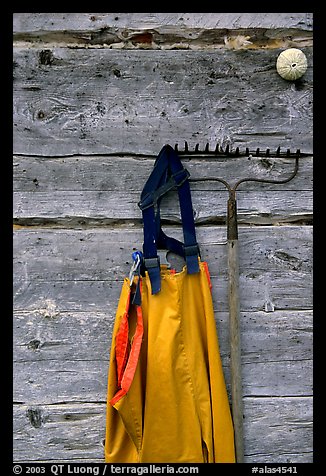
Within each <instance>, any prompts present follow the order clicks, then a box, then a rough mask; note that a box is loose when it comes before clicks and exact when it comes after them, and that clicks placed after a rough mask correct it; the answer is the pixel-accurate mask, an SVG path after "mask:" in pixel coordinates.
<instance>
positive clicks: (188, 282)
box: [105, 145, 235, 463]
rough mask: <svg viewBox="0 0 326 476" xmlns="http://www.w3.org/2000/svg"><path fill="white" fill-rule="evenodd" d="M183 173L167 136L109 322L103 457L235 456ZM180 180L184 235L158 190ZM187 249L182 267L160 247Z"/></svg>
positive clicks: (207, 286)
mask: <svg viewBox="0 0 326 476" xmlns="http://www.w3.org/2000/svg"><path fill="white" fill-rule="evenodd" d="M188 177H189V173H188V171H187V170H186V169H185V168H184V167H183V165H182V163H181V161H180V159H179V157H178V155H177V154H176V152H175V151H174V150H173V148H172V147H170V146H169V145H165V146H164V147H163V149H162V150H161V152H160V154H159V155H158V157H157V159H156V162H155V165H154V169H153V171H152V173H151V175H150V177H149V179H148V181H147V183H146V184H145V187H144V189H143V192H142V195H141V201H140V202H139V206H140V208H141V210H142V213H143V224H144V245H143V255H142V253H141V252H136V253H134V256H133V257H134V259H135V263H134V266H133V269H132V272H131V274H130V276H129V278H125V280H124V282H123V286H122V290H121V295H120V300H119V304H118V308H117V313H116V320H115V325H114V329H113V336H112V347H111V357H110V367H109V378H108V400H107V419H106V439H105V461H106V462H110V463H156V462H157V463H205V462H209V463H218V462H231V463H233V462H235V452H234V440H233V439H234V435H233V425H232V419H231V414H230V408H229V402H228V396H227V392H226V387H225V382H224V376H223V370H222V364H221V359H220V354H219V347H218V339H217V334H216V323H215V319H214V312H213V303H212V297H211V283H210V277H209V272H208V266H207V263H206V262H202V261H201V260H200V256H199V247H198V245H197V241H196V233H195V225H194V218H193V209H192V203H191V195H190V187H189V181H188ZM174 187H177V189H178V195H179V202H180V211H181V218H182V226H183V236H184V243H181V242H180V241H178V240H176V239H174V238H171V237H168V236H167V235H166V234H165V233H164V232H163V230H162V229H161V225H160V201H161V197H162V196H163V195H164V194H165V193H167V192H168V191H169V190H171V189H172V188H174ZM158 249H167V250H170V251H172V252H173V253H176V254H178V255H180V256H182V257H184V259H185V261H186V265H185V266H184V268H183V270H182V271H181V272H176V271H175V270H173V269H168V268H167V266H164V265H160V262H159V258H158V254H157V250H158Z"/></svg>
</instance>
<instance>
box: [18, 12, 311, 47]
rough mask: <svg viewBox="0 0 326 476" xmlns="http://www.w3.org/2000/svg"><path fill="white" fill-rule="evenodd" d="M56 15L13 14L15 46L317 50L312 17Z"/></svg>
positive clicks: (280, 15) (135, 14)
mask: <svg viewBox="0 0 326 476" xmlns="http://www.w3.org/2000/svg"><path fill="white" fill-rule="evenodd" d="M52 15H53V16H52V18H51V21H49V17H48V15H47V14H42V13H37V14H28V13H23V14H19V13H17V14H14V21H13V31H14V42H15V45H16V46H18V45H19V44H22V43H23V42H24V43H25V44H27V45H28V46H31V47H33V46H40V44H42V45H47V46H48V47H54V46H58V45H61V46H63V45H64V46H68V47H79V48H80V47H88V48H90V47H91V48H92V47H95V48H99V47H101V48H119V49H121V48H123V49H135V48H141V49H200V50H203V49H210V50H212V49H216V48H224V47H225V48H235V49H241V48H282V47H283V48H289V47H303V46H311V45H312V14H309V13H294V14H287V13H278V14H277V13H276V14H273V13H269V14H264V13H235V14H233V13H154V14H153V13H122V14H120V13H111V14H110V13H109V14H103V13H100V14H98V13H95V14H86V13H79V14H74V13H68V14H52ZM285 25H286V26H285Z"/></svg>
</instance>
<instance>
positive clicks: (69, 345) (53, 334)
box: [13, 303, 312, 364]
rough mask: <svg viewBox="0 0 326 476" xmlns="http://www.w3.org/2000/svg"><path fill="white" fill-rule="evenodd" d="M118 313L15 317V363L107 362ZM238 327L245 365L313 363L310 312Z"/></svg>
mask: <svg viewBox="0 0 326 476" xmlns="http://www.w3.org/2000/svg"><path fill="white" fill-rule="evenodd" d="M48 304H49V303H48ZM116 307H117V303H116ZM116 307H114V306H110V307H108V308H107V310H103V311H102V312H100V311H97V312H91V311H88V312H83V311H80V312H69V311H58V310H55V309H52V317H51V316H49V313H50V309H48V308H47V307H46V306H45V307H43V308H42V307H40V308H39V309H36V310H33V311H16V312H14V323H13V325H14V348H13V358H14V362H15V363H19V362H29V361H31V362H32V361H35V362H37V361H47V360H58V361H62V362H65V361H66V360H69V359H71V360H74V361H87V360H93V361H97V360H103V361H105V362H106V361H107V357H108V352H109V349H110V348H111V336H112V329H113V322H114V318H115V310H116ZM215 317H216V321H217V330H218V336H219V345H220V352H221V355H222V356H223V359H224V360H225V362H228V360H227V359H228V356H229V347H230V346H229V322H228V312H225V311H224V312H221V311H219V310H217V311H216V314H215ZM240 321H241V331H242V335H241V340H242V360H243V362H244V363H246V364H253V363H262V362H265V363H268V362H283V361H304V360H309V359H311V358H312V311H275V312H273V313H266V312H263V311H256V312H242V313H241V317H240Z"/></svg>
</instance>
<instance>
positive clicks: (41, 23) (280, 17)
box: [13, 13, 312, 33]
mask: <svg viewBox="0 0 326 476" xmlns="http://www.w3.org/2000/svg"><path fill="white" fill-rule="evenodd" d="M108 27H115V28H130V29H136V30H142V29H154V28H155V29H157V28H166V29H168V28H175V29H182V28H203V29H205V30H209V29H212V28H214V29H215V28H221V29H238V28H271V29H278V28H283V29H286V30H287V29H291V28H296V29H302V30H308V31H311V30H312V13H51V15H49V14H48V13H14V15H13V32H14V33H30V32H40V31H46V32H49V31H69V30H72V31H86V30H87V31H94V30H96V29H98V28H108Z"/></svg>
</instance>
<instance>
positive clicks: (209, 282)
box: [202, 261, 212, 291]
mask: <svg viewBox="0 0 326 476" xmlns="http://www.w3.org/2000/svg"><path fill="white" fill-rule="evenodd" d="M202 263H203V266H204V270H205V273H206V276H207V281H208V285H209V289H210V290H211V291H212V282H211V276H210V274H209V269H208V264H207V262H206V261H203V262H202Z"/></svg>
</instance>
